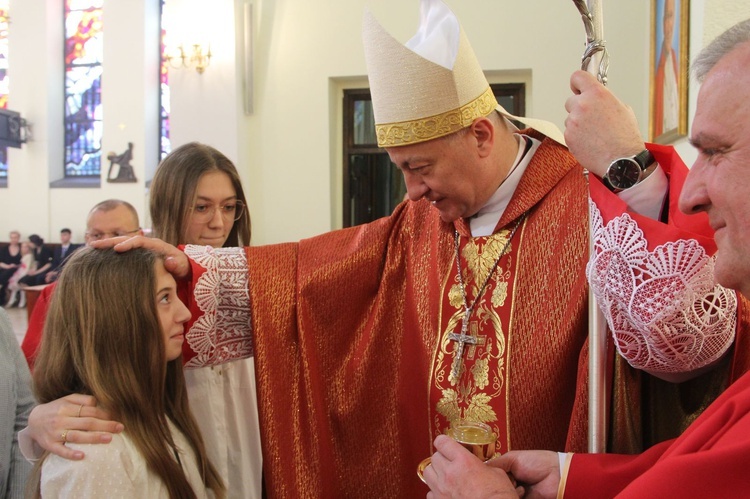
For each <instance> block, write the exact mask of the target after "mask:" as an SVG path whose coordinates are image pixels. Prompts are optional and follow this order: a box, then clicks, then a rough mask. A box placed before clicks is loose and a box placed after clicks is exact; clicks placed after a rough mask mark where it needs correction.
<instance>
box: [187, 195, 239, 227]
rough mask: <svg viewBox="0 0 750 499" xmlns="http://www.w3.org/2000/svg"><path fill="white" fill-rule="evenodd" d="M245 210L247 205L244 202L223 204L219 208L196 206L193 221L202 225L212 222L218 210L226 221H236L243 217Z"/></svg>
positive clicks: (211, 205)
mask: <svg viewBox="0 0 750 499" xmlns="http://www.w3.org/2000/svg"><path fill="white" fill-rule="evenodd" d="M244 209H245V205H244V204H242V201H232V202H231V203H227V204H222V205H219V206H216V205H213V204H196V205H195V206H193V208H192V210H193V221H194V222H198V223H201V224H205V223H208V222H210V221H211V220H212V219H213V218H214V215H215V214H216V210H219V213H221V217H222V218H223V219H224V221H226V222H229V221H235V220H239V219H240V217H242V211H243V210H244Z"/></svg>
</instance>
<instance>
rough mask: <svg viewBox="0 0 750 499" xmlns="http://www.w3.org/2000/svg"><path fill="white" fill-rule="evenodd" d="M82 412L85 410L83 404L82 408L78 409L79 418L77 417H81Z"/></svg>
mask: <svg viewBox="0 0 750 499" xmlns="http://www.w3.org/2000/svg"><path fill="white" fill-rule="evenodd" d="M82 410H83V404H81V407H79V408H78V416H76V417H77V418H80V417H81V411H82Z"/></svg>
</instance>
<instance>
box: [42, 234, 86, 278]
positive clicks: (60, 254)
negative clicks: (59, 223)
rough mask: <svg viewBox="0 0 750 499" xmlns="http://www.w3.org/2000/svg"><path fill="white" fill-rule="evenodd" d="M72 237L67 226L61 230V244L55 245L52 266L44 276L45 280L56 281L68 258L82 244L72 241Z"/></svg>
mask: <svg viewBox="0 0 750 499" xmlns="http://www.w3.org/2000/svg"><path fill="white" fill-rule="evenodd" d="M70 237H71V232H70V229H67V228H65V229H62V230H61V231H60V246H56V247H55V251H54V253H53V255H52V267H51V268H50V269H49V272H47V274H46V275H45V276H44V282H46V283H50V282H54V281H56V280H57V278H58V277H59V276H60V272H62V269H63V266H64V265H65V262H66V261H67V259H68V258H69V257H70V255H72V254H73V252H74V251H75V250H77V249H78V248H79V247H80V246H81V245H80V244H73V243H71V242H70Z"/></svg>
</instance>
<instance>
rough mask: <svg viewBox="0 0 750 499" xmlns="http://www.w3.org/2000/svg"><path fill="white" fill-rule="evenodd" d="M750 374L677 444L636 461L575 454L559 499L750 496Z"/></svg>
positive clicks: (655, 449)
mask: <svg viewBox="0 0 750 499" xmlns="http://www.w3.org/2000/svg"><path fill="white" fill-rule="evenodd" d="M748 456H750V374H746V375H744V376H743V377H742V378H740V379H739V380H738V381H737V382H736V383H734V384H733V385H732V386H730V387H729V389H727V390H726V391H725V392H724V393H723V394H722V395H721V396H720V397H719V398H717V399H716V401H715V402H714V403H713V404H711V406H710V407H709V408H708V409H706V411H705V412H704V413H703V414H702V415H701V416H700V417H699V418H698V419H696V420H695V422H694V423H693V424H692V425H690V427H689V428H688V429H687V430H686V431H685V433H684V434H683V435H681V436H680V437H679V438H677V439H676V440H672V441H668V442H663V443H661V444H659V445H656V446H654V447H652V448H651V449H649V450H648V451H647V452H644V453H643V454H640V455H635V456H623V455H615V454H587V455H584V454H576V455H574V456H573V459H572V461H571V463H570V468H569V471H568V475H567V477H566V486H565V491H564V495H563V497H565V498H567V499H569V498H576V497H586V498H596V497H622V498H644V497H660V498H671V497H674V498H677V497H680V498H684V497H743V496H744V495H746V494H747V493H748V491H750V474H749V473H747V470H746V465H747V458H748Z"/></svg>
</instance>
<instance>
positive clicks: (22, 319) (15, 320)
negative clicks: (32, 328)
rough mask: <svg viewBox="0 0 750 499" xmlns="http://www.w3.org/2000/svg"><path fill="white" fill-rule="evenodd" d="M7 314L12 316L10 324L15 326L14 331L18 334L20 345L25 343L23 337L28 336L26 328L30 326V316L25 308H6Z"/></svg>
mask: <svg viewBox="0 0 750 499" xmlns="http://www.w3.org/2000/svg"><path fill="white" fill-rule="evenodd" d="M5 311H6V312H8V315H9V316H10V323H11V324H12V325H13V331H14V332H15V333H16V338H18V343H19V344H20V343H21V342H22V341H23V337H24V335H25V334H26V326H27V325H28V323H29V321H28V316H27V312H26V309H25V308H6V309H5Z"/></svg>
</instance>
